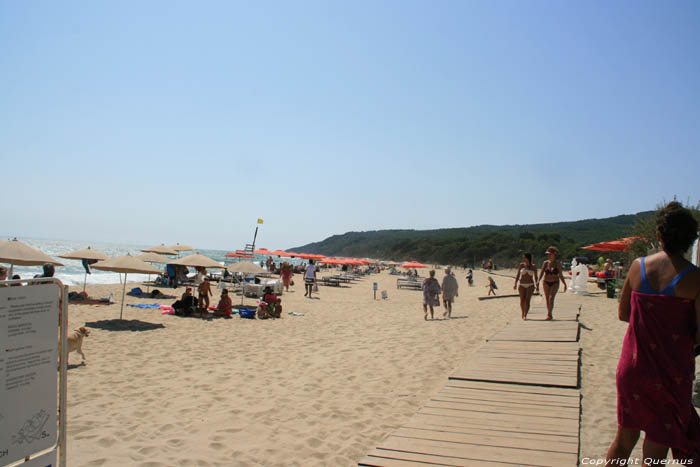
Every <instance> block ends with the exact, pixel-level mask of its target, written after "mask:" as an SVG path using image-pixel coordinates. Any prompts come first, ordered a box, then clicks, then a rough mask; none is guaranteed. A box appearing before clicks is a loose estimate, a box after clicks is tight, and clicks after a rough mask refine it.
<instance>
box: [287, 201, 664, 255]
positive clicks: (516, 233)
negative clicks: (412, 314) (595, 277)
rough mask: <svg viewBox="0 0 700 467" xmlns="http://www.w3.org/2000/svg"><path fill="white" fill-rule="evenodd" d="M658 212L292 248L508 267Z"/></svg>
mask: <svg viewBox="0 0 700 467" xmlns="http://www.w3.org/2000/svg"><path fill="white" fill-rule="evenodd" d="M653 214H654V212H653V211H647V212H641V213H638V214H634V215H622V216H616V217H610V218H606V219H586V220H581V221H575V222H557V223H550V224H531V225H503V226H497V225H479V226H475V227H467V228H454V229H437V230H378V231H368V232H348V233H345V234H342V235H333V236H332V237H329V238H327V239H325V240H323V241H320V242H316V243H309V244H307V245H303V246H299V247H293V248H290V249H291V250H293V251H297V252H309V253H320V254H324V255H328V256H353V257H371V258H382V259H393V260H396V261H404V260H417V261H421V262H426V263H440V264H455V265H463V264H479V263H481V261H482V260H486V259H489V258H491V259H493V260H494V261H495V262H496V263H497V264H500V265H503V266H509V265H513V264H514V263H515V262H516V261H518V260H519V257H520V255H519V252H521V251H529V252H532V253H533V255H534V257H535V258H536V259H539V258H542V257H543V256H544V255H543V253H544V250H545V249H546V248H547V247H548V246H549V245H556V246H557V247H559V249H560V250H561V252H562V258H570V257H572V256H577V255H582V254H585V253H586V250H579V248H580V247H582V246H584V245H588V244H591V243H595V242H600V241H606V240H616V239H618V238H622V237H625V236H629V235H631V233H632V231H633V228H634V226H635V224H638V223H639V222H641V221H643V220H645V219H648V218H649V217H650V216H652V215H653Z"/></svg>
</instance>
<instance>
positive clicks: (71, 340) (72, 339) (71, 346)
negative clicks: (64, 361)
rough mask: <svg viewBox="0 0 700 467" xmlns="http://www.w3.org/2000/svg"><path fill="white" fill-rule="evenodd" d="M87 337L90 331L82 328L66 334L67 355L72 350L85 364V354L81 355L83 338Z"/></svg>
mask: <svg viewBox="0 0 700 467" xmlns="http://www.w3.org/2000/svg"><path fill="white" fill-rule="evenodd" d="M89 335H90V331H88V330H87V329H86V328H84V327H83V326H81V327H79V328H78V329H76V330H74V331H73V332H71V333H70V334H68V354H70V353H71V352H72V351H74V350H77V351H78V353H79V354H80V355H81V356H82V357H83V362H85V354H84V353H83V338H85V337H87V336H89Z"/></svg>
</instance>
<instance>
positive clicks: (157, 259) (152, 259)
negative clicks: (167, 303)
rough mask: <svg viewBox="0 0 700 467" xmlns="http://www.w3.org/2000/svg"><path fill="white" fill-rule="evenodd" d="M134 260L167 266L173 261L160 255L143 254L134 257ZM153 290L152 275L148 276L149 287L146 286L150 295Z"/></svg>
mask: <svg viewBox="0 0 700 467" xmlns="http://www.w3.org/2000/svg"><path fill="white" fill-rule="evenodd" d="M134 258H138V259H140V260H141V261H145V262H146V263H162V264H167V263H169V262H170V261H172V259H170V258H166V257H165V256H162V255H159V254H158V253H142V254H140V255H136V256H134ZM150 290H151V275H150V274H149V275H148V285H147V286H146V292H147V293H148V292H149V291H150Z"/></svg>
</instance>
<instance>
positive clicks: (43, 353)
mask: <svg viewBox="0 0 700 467" xmlns="http://www.w3.org/2000/svg"><path fill="white" fill-rule="evenodd" d="M59 295H60V289H59V287H58V285H56V284H40V285H28V286H24V287H0V465H6V464H9V463H11V462H15V461H17V460H21V459H24V458H25V457H26V456H28V455H31V454H33V453H36V452H39V451H43V450H45V449H47V448H50V447H52V446H53V445H54V444H55V443H56V440H57V432H58V430H57V421H56V413H57V411H58V371H57V365H58V318H59Z"/></svg>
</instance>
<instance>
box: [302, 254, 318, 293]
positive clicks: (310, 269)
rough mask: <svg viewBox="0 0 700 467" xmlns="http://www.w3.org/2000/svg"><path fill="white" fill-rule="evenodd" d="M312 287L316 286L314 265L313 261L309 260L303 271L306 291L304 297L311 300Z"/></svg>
mask: <svg viewBox="0 0 700 467" xmlns="http://www.w3.org/2000/svg"><path fill="white" fill-rule="evenodd" d="M314 285H316V265H315V264H314V260H312V259H310V260H309V264H307V265H306V269H305V270H304V287H305V289H306V292H305V293H304V297H309V298H311V291H312V290H313V288H314Z"/></svg>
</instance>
